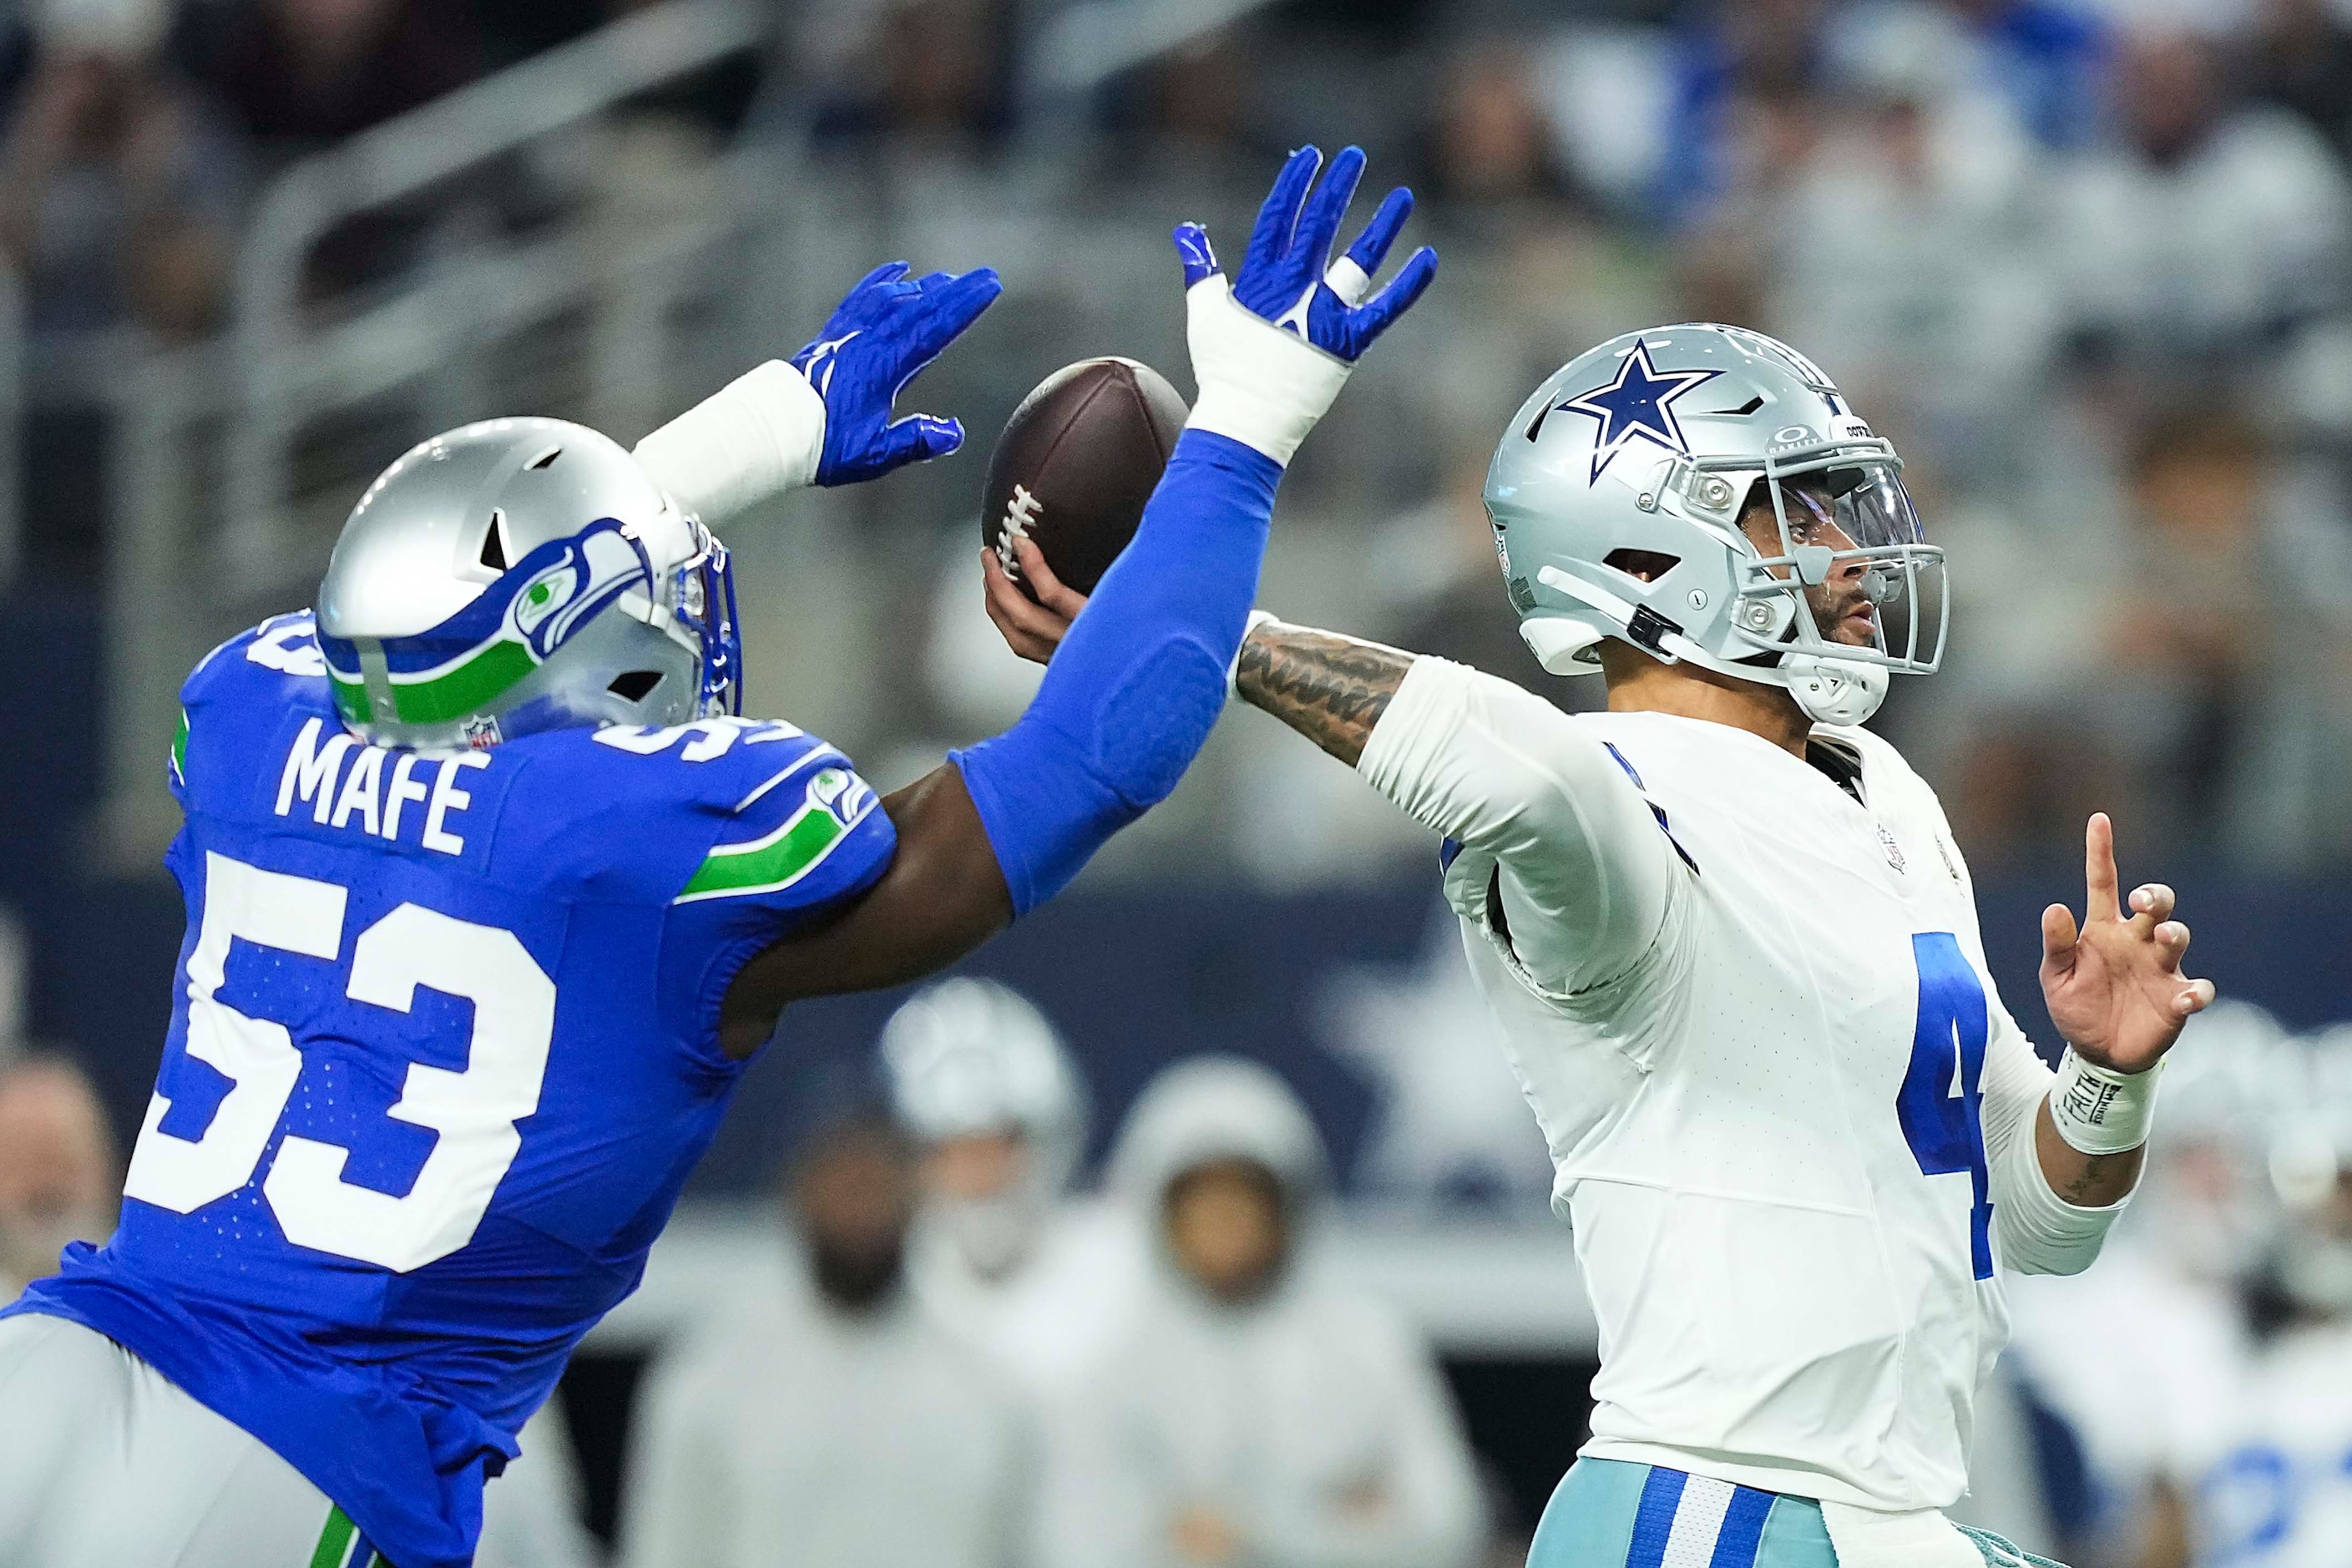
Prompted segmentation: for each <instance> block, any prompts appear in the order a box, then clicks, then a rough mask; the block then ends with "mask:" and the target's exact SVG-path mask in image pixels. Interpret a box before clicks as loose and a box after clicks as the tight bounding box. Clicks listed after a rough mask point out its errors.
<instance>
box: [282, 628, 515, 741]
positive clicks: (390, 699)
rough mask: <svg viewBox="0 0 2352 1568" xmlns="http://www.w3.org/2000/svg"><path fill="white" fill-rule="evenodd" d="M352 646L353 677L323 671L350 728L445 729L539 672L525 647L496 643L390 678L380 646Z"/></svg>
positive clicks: (505, 640) (361, 641)
mask: <svg viewBox="0 0 2352 1568" xmlns="http://www.w3.org/2000/svg"><path fill="white" fill-rule="evenodd" d="M352 641H353V642H354V643H356V644H357V645H358V647H359V650H360V671H359V673H358V674H357V675H353V674H352V673H350V672H349V671H347V670H341V669H337V668H335V667H334V666H333V665H329V666H328V667H327V679H328V682H329V684H331V686H332V687H333V688H334V690H335V707H336V710H338V711H339V712H341V714H342V716H343V717H344V718H346V719H349V720H351V721H353V722H354V723H364V722H366V721H370V720H374V721H377V722H380V723H401V724H446V723H449V722H451V721H454V720H458V719H464V718H467V717H469V716H470V715H472V714H476V713H479V712H481V711H482V710H484V709H486V708H488V706H489V705H490V704H491V703H493V702H495V701H497V700H499V698H500V697H502V696H504V695H505V694H506V692H507V689H509V687H511V686H513V685H514V684H515V682H517V681H519V680H520V679H522V678H523V677H524V676H526V675H529V674H530V672H531V671H532V670H534V669H537V668H539V661H538V660H537V659H535V658H532V657H531V653H530V648H529V647H526V646H524V645H523V644H521V643H519V642H516V641H514V640H513V639H511V638H509V637H493V638H492V639H490V640H489V641H488V642H486V643H484V644H482V645H481V646H480V647H477V648H475V649H474V650H473V651H472V652H470V653H467V654H466V655H464V656H462V657H460V658H454V659H451V660H450V661H449V662H448V663H446V664H445V665H443V666H441V667H440V668H438V669H431V670H427V671H425V673H424V674H422V675H394V674H393V673H392V672H391V671H390V670H388V669H386V668H384V665H383V644H382V643H381V642H378V641H377V640H376V639H374V638H373V637H354V638H352Z"/></svg>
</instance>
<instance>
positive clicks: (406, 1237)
mask: <svg viewBox="0 0 2352 1568" xmlns="http://www.w3.org/2000/svg"><path fill="white" fill-rule="evenodd" d="M348 896H349V895H348V892H347V890H346V889H343V888H341V887H339V886H337V885H336V884H335V883H332V882H326V881H320V880H319V879H316V878H311V877H294V876H288V875H286V874H284V873H282V872H277V871H265V870H263V869H261V868H259V867H257V866H249V865H247V864H246V863H245V862H244V861H241V860H236V859H232V858H229V857H228V856H226V855H221V854H216V853H213V852H210V851H207V852H206V853H205V898H204V919H203V922H202V924H201V925H200V926H199V928H198V931H197V935H196V944H195V947H194V950H193V951H191V952H189V954H188V1026H187V1052H188V1055H190V1056H192V1057H194V1058H196V1059H197V1060H198V1061H201V1062H204V1063H205V1064H206V1065H208V1066H210V1067H212V1068H215V1069H216V1070H217V1071H219V1072H220V1073H221V1074H222V1075H223V1076H224V1077H226V1078H227V1079H229V1080H230V1088H229V1090H228V1092H227V1094H226V1096H225V1097H224V1098H223V1099H222V1100H221V1102H220V1105H219V1107H218V1108H217V1109H216V1110H215V1111H214V1113H213V1117H212V1121H211V1123H210V1125H208V1126H207V1127H206V1128H205V1131H204V1134H203V1136H202V1137H199V1138H195V1139H193V1140H192V1139H187V1138H181V1137H176V1136H174V1135H173V1134H172V1133H169V1132H166V1131H163V1128H162V1126H161V1123H162V1121H163V1117H164V1114H165V1113H166V1112H167V1111H169V1110H171V1107H172V1102H171V1101H170V1100H167V1099H166V1098H164V1096H163V1094H162V1093H161V1092H160V1091H158V1092H157V1094H156V1095H155V1097H154V1099H153V1100H151V1101H149V1103H148V1106H147V1119H146V1121H145V1124H144V1125H143V1126H142V1128H141V1130H140V1133H139V1144H138V1147H137V1148H136V1149H135V1150H134V1151H133V1152H132V1153H131V1170H130V1174H129V1176H128V1178H127V1179H126V1180H125V1182H124V1184H123V1193H124V1195H125V1196H128V1197H133V1198H137V1199H139V1200H140V1201H141V1202H142V1203H150V1204H154V1205H158V1206H160V1207H163V1208H167V1209H170V1210H172V1211H173V1212H174V1213H177V1214H188V1213H192V1212H193V1211H194V1210H195V1209H197V1208H200V1207H202V1206H203V1205H205V1204H208V1203H211V1202H213V1201H215V1199H218V1198H223V1197H226V1196H227V1195H228V1194H231V1193H234V1192H236V1191H237V1190H238V1189H239V1188H241V1187H243V1186H244V1185H245V1184H247V1182H250V1181H251V1180H252V1179H253V1174H254V1172H255V1171H256V1170H257V1168H258V1167H259V1165H260V1163H261V1158H262V1155H263V1153H264V1152H265V1151H267V1150H268V1146H269V1140H270V1136H271V1134H272V1133H273V1132H275V1131H277V1127H278V1118H279V1117H280V1116H281V1115H282V1114H283V1113H284V1111H285V1110H286V1102H287V1100H288V1099H289V1098H290V1097H291V1096H292V1094H293V1092H294V1085H295V1080H296V1079H299V1077H300V1076H301V1072H302V1053H301V1052H300V1051H299V1050H298V1049H297V1048H296V1047H295V1045H294V1041H293V1037H292V1036H291V1035H290V1034H289V1032H288V1030H287V1028H286V1026H284V1025H282V1024H278V1023H273V1022H271V1021H270V1020H268V1019H267V1018H255V1017H250V1016H247V1015H246V1014H244V1013H240V1012H238V1011H237V1010H236V1008H234V1007H231V1006H230V1005H227V1004H226V1003H225V1002H223V1001H221V1000H220V998H219V995H218V992H219V991H220V988H221V986H222V984H224V982H225V981H226V977H227V965H228V954H229V944H230V942H233V941H235V940H238V939H242V940H244V941H246V942H253V943H256V944H257V945H259V946H262V947H268V948H278V949H281V950H283V951H285V952H293V953H299V954H303V955H305V956H308V957H310V958H320V959H327V960H330V961H340V960H341V957H342V931H343V907H344V904H345V901H346V900H347V898H348ZM419 985H424V986H427V987H429V988H431V989H432V990H435V991H439V992H443V993H446V994H449V995H452V996H460V997H463V998H465V999H466V1000H467V1001H469V1002H471V1003H472V1004H473V1005H474V1026H473V1038H472V1040H471V1042H470V1047H469V1052H468V1056H467V1066H466V1068H465V1070H464V1071H462V1072H452V1071H450V1070H448V1069H447V1068H436V1067H432V1066H428V1065H427V1064H425V1063H423V1062H413V1063H411V1064H410V1065H409V1068H408V1074H407V1078H406V1079H405V1080H404V1083H403V1086H402V1090H401V1096H400V1099H399V1100H398V1102H397V1103H395V1104H394V1106H393V1107H392V1109H391V1111H390V1114H391V1115H392V1116H393V1117H394V1118H395V1119H396V1120H398V1121H406V1122H410V1123H413V1124H415V1125H416V1126H418V1127H424V1128H427V1129H430V1130H431V1131H434V1132H436V1133H438V1134H439V1137H438V1138H437V1139H436V1141H435V1143H434V1146H433V1151H432V1152H431V1153H430V1154H428V1155H427V1156H426V1157H425V1163H424V1166H423V1168H422V1169H421V1170H419V1171H418V1173H417V1175H416V1180H415V1184H413V1185H412V1186H411V1187H410V1189H409V1191H408V1193H407V1194H406V1195H405V1196H402V1197H394V1196H392V1195H391V1194H387V1193H380V1192H377V1191H375V1190H374V1189H373V1188H372V1187H363V1186H359V1185H356V1184H352V1183H350V1182H346V1181H345V1180H343V1165H344V1162H345V1161H346V1160H347V1159H348V1158H349V1157H350V1151H349V1150H347V1149H344V1148H342V1147H341V1146H340V1145H337V1144H333V1143H325V1142H319V1141H317V1140H315V1139H310V1138H303V1137H298V1136H296V1135H295V1134H293V1133H290V1132H289V1133H288V1134H287V1135H286V1137H285V1138H284V1139H282V1140H281V1141H280V1142H279V1143H278V1153H277V1157H276V1158H275V1159H274V1160H273V1161H272V1162H271V1163H270V1167H269V1174H268V1177H267V1178H266V1179H265V1180H264V1182H263V1183H262V1194H263V1195H264V1196H265V1197H266V1198H267V1199H268V1203H269V1207H270V1210H271V1212H272V1213H274V1214H275V1215H277V1216H278V1225H279V1226H281V1227H282V1228H283V1229H284V1230H285V1233H286V1237H287V1239H288V1240H289V1241H292V1242H294V1243H296V1244H298V1245H299V1246H302V1247H315V1248H317V1249H319V1250H320V1251H322V1252H331V1253H334V1254H335V1255H337V1256H338V1257H341V1258H355V1259H358V1260H359V1261H361V1262H363V1263H373V1264H376V1265H379V1266H380V1267H383V1268H389V1269H392V1270H394V1271H395V1272H398V1273H406V1272H407V1271H409V1270H411V1269H415V1268H423V1267H424V1266H425V1264H428V1263H430V1262H432V1261H434V1259H436V1258H446V1257H447V1256H448V1255H449V1254H451V1253H453V1252H455V1251H457V1249H458V1248H460V1247H464V1246H465V1245H466V1243H467V1242H468V1241H470V1240H471V1239H472V1238H473V1235H474V1229H475V1227H476V1226H478V1225H480V1224H481V1222H482V1215H483V1213H484V1211H486V1210H487V1209H488V1207H489V1205H490V1195H491V1194H492V1193H494V1192H495V1191H496V1190H497V1189H498V1184H499V1181H500V1179H501V1178H503V1177H504V1176H505V1175H506V1173H507V1167H508V1166H509V1165H511V1164H512V1163H514V1157H515V1154H516V1152H517V1151H518V1150H520V1148H521V1146H522V1136H521V1134H520V1132H518V1131H516V1129H515V1123H516V1122H517V1121H520V1119H522V1118H523V1117H526V1116H529V1115H530V1114H531V1112H532V1111H534V1110H537V1109H538V1108H539V1091H540V1083H541V1079H543V1078H544V1077H545V1076H546V1072H547V1050H548V1044H549V1042H550V1040H551V1038H552V1037H553V1035H554V1031H555V983H554V982H553V981H551V980H550V979H549V978H548V976H547V972H546V971H545V970H543V969H541V967H540V966H539V963H538V962H537V961H536V960H534V959H533V958H532V957H531V956H530V953H529V952H526V951H525V950H524V948H523V945H522V943H521V942H520V941H518V940H517V939H516V937H515V935H514V933H513V932H512V931H501V930H499V928H497V927H495V926H486V925H478V924H476V923H475V922H473V921H461V920H457V919H455V918H453V917H452V916H449V915H445V914H441V913H438V912H436V911H435V910H428V909H425V908H424V907H423V906H422V905H418V904H402V905H400V906H399V907H398V908H396V909H394V910H392V911H391V912H390V913H389V914H386V915H385V916H384V917H383V919H381V920H379V921H376V922H375V923H374V924H373V925H371V926H369V927H368V928H367V929H366V930H365V931H362V932H360V934H359V936H358V938H357V939H356V940H355V941H354V942H352V952H351V969H350V973H349V977H348V978H347V980H346V981H345V983H344V991H345V994H347V995H349V996H350V997H351V999H352V1000H353V1001H355V1002H365V1003H373V1005H376V1006H379V1007H389V1008H392V1009H394V1010H396V1011H398V1012H403V1013H405V1012H407V1011H408V1010H409V1009H410V1007H411V1006H412V1005H414V1004H415V995H416V988H417V987H418V986H419Z"/></svg>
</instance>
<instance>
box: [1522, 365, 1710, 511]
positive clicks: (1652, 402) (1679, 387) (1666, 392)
mask: <svg viewBox="0 0 2352 1568" xmlns="http://www.w3.org/2000/svg"><path fill="white" fill-rule="evenodd" d="M1721 374H1723V373H1722V372H1721V371H1719V370H1668V371H1661V370H1660V369H1658V367H1657V366H1656V365H1654V364H1652V363H1650V345H1649V344H1648V343H1646V342H1643V341H1642V340H1640V339H1639V338H1636V339H1635V340H1634V341H1633V353H1629V354H1627V355H1626V356H1625V358H1624V360H1623V362H1622V363H1620V364H1619V365H1618V367H1617V379H1616V380H1615V381H1612V382H1611V383H1610V384H1608V385H1606V386H1596V387H1594V388H1593V389H1592V390H1591V391H1590V392H1580V393H1579V394H1577V395H1575V396H1574V397H1571V398H1570V399H1569V400H1568V401H1567V402H1565V403H1561V404H1556V405H1554V409H1555V411H1556V412H1559V413H1564V414H1581V415H1584V416H1587V417H1588V418H1592V419H1597V420H1599V421H1600V422H1601V431H1600V434H1598V435H1597V436H1595V437H1593V442H1592V477H1591V479H1588V480H1586V481H1585V482H1586V483H1588V484H1597V483H1599V482H1600V479H1601V470H1603V469H1605V468H1608V467H1609V464H1610V461H1611V459H1612V458H1615V457H1616V456H1617V454H1618V453H1620V452H1622V451H1623V450H1624V449H1625V446H1626V443H1628V442H1630V441H1632V440H1633V439H1634V438H1635V437H1640V438H1641V439H1643V440H1645V441H1652V442H1654V443H1656V444H1657V445H1658V446H1661V447H1665V448H1666V449H1667V450H1668V451H1670V452H1676V453H1680V454H1683V455H1685V456H1687V455H1688V454H1689V452H1690V444H1689V443H1688V442H1686V441H1685V440H1684V439H1683V430H1682V426H1681V425H1679V424H1678V423H1676V422H1675V409H1674V403H1675V398H1677V397H1680V396H1681V395H1683V394H1684V393H1685V392H1688V391H1689V390H1690V389H1691V388H1692V387H1694V386H1698V385H1701V384H1705V383H1706V382H1710V381H1713V380H1714V379H1715V378H1716V377H1717V376H1718V375H1721Z"/></svg>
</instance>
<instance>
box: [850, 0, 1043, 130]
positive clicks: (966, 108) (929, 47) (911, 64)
mask: <svg viewBox="0 0 2352 1568" xmlns="http://www.w3.org/2000/svg"><path fill="white" fill-rule="evenodd" d="M807 26H808V27H809V28H810V29H811V32H812V36H813V40H814V41H813V45H812V47H811V48H810V50H809V53H810V55H811V58H810V59H809V60H808V61H807V62H806V66H805V68H804V69H805V73H806V75H807V78H808V79H809V80H810V81H811V82H812V84H813V86H814V92H815V96H816V101H817V109H816V119H815V125H814V133H815V135H816V137H817V139H818V140H819V141H820V142H853V143H871V142H874V141H876V140H877V139H878V138H882V137H887V138H889V139H890V140H891V141H893V142H897V143H900V144H903V145H908V146H914V147H919V148H925V149H929V150H933V151H950V152H955V151H968V150H970V149H971V148H972V147H973V146H974V145H977V144H986V143H990V142H993V141H994V140H995V139H996V138H997V137H999V136H1001V135H1002V134H1003V132H1005V131H1006V130H1007V129H1008V128H1009V127H1010V126H1011V124H1012V120H1013V85H1014V82H1013V68H1012V65H1011V61H1010V55H1011V47H1012V31H1013V6H1012V5H1009V4H1008V3H1006V0H875V3H872V4H866V5H845V6H841V7H838V8H835V9H833V10H832V11H830V13H829V14H828V12H826V11H824V10H819V11H817V12H814V13H813V14H812V15H811V16H810V17H809V19H808V23H807Z"/></svg>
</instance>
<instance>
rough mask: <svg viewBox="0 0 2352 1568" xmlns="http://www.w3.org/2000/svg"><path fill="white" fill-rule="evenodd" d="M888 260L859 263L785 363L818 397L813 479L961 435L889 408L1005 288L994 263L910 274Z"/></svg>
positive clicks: (836, 477) (836, 479) (946, 424)
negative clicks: (834, 303)
mask: <svg viewBox="0 0 2352 1568" xmlns="http://www.w3.org/2000/svg"><path fill="white" fill-rule="evenodd" d="M907 273H908V266H907V264H906V263H905V262H903V261H892V262H888V263H887V264H885V265H883V266H880V267H877V268H875V269H874V270H873V271H871V272H869V273H867V274H866V277H865V279H863V280H862V281H860V282H859V284H858V285H857V287H856V288H855V289H851V290H850V291H849V294H848V297H847V298H845V299H844V300H842V301H841V304H840V305H839V306H838V307H837V308H836V309H835V310H834V312H833V315H832V317H831V318H830V319H829V320H828V321H826V322H825V323H824V331H821V332H819V333H818V334H817V336H816V341H815V342H812V343H810V344H809V345H808V347H806V348H804V349H803V350H801V352H800V353H796V354H794V355H793V357H792V362H791V363H792V366H793V369H794V370H797V371H799V372H800V373H801V374H802V375H803V376H805V377H806V378H807V380H808V384H809V385H810V386H811V387H812V388H814V390H815V392H816V395H818V396H819V397H821V398H823V399H824V446H823V449H822V451H821V453H820V454H819V456H818V458H817V465H816V482H817V483H818V484H820V485H850V484H856V483H857V482H858V481H859V480H861V479H876V478H878V477H879V476H881V475H883V474H887V473H888V472H889V471H890V470H891V469H893V468H899V467H901V466H903V465H905V464H908V463H919V462H923V461H925V460H926V459H929V458H943V457H945V456H947V455H948V454H949V453H950V452H952V451H954V450H955V449H956V448H957V447H961V446H962V445H963V426H962V424H961V422H960V421H958V420H954V419H941V418H938V417H936V416H932V415H929V414H909V415H908V416H906V417H905V418H903V419H898V420H893V419H892V418H891V417H890V414H891V407H890V405H891V404H892V403H893V402H894V401H896V400H897V398H898V394H899V392H900V391H901V390H902V389H904V388H905V386H906V384H908V382H910V381H912V380H914V379H915V377H916V376H918V375H919V374H922V372H923V368H924V367H925V366H926V365H928V364H929V363H931V362H932V361H933V360H935V359H937V358H939V357H940V353H941V351H943V350H944V349H946V347H947V346H948V344H950V343H951V342H954V341H955V340H956V337H957V335H958V334H959V333H961V331H963V330H964V329H965V328H966V327H969V326H971V324H972V322H974V321H978V320H979V319H980V313H981V312H982V310H987V309H988V307H989V306H990V305H991V304H992V303H993V302H994V301H995V300H996V297H997V295H999V294H1001V293H1003V291H1004V285H1003V283H1002V282H1000V281H998V279H997V276H996V269H995V268H992V267H982V268H978V269H977V270H975V271H971V272H965V273H949V272H933V273H929V274H927V275H925V276H924V277H921V278H918V279H913V280H911V281H909V280H908V278H907Z"/></svg>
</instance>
